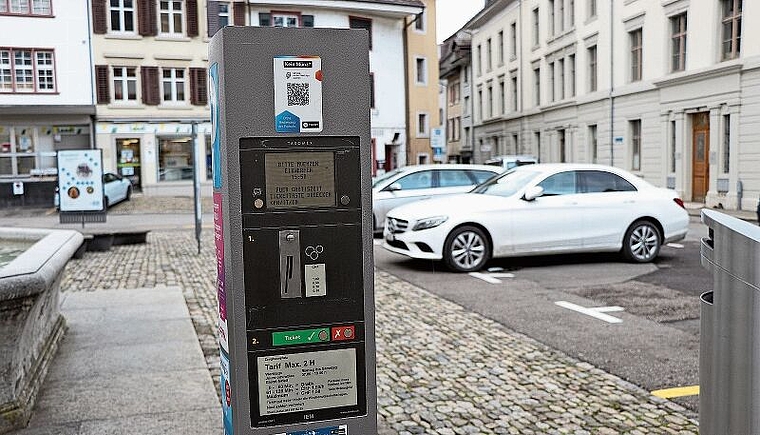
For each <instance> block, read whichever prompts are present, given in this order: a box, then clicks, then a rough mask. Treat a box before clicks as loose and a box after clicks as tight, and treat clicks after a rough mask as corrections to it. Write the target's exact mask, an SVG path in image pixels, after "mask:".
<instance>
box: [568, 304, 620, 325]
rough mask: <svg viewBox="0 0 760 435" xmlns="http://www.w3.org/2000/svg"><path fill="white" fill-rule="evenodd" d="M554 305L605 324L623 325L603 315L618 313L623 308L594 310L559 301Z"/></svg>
mask: <svg viewBox="0 0 760 435" xmlns="http://www.w3.org/2000/svg"><path fill="white" fill-rule="evenodd" d="M555 304H556V305H559V306H560V307H562V308H567V309H568V310H573V311H576V312H579V313H581V314H585V315H587V316H591V317H593V318H595V319H599V320H603V321H605V322H607V323H623V320H622V319H618V318H617V317H613V316H610V315H607V314H604V313H612V312H618V311H623V310H625V309H624V308H623V307H617V306H614V307H594V308H586V307H582V306H580V305H576V304H571V303H570V302H566V301H559V302H555Z"/></svg>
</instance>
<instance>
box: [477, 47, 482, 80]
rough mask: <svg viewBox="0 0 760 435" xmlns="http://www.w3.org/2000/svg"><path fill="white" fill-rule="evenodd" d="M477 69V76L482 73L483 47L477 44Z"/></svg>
mask: <svg viewBox="0 0 760 435" xmlns="http://www.w3.org/2000/svg"><path fill="white" fill-rule="evenodd" d="M477 62H478V63H477V67H478V69H477V71H478V77H480V75H481V74H483V47H481V46H480V44H478V60H477Z"/></svg>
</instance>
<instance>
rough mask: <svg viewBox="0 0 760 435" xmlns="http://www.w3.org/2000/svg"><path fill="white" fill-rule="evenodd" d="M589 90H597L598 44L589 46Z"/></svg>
mask: <svg viewBox="0 0 760 435" xmlns="http://www.w3.org/2000/svg"><path fill="white" fill-rule="evenodd" d="M587 54H588V56H587V57H588V90H589V92H596V90H597V85H598V77H597V74H598V69H597V59H596V55H597V50H596V45H593V46H591V47H589V48H588V50H587Z"/></svg>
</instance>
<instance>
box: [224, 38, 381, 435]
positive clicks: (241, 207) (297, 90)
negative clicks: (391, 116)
mask: <svg viewBox="0 0 760 435" xmlns="http://www.w3.org/2000/svg"><path fill="white" fill-rule="evenodd" d="M368 53H369V51H368V36H367V33H366V32H365V31H362V30H347V29H346V30H341V29H287V28H256V27H226V28H224V29H223V30H221V31H220V32H218V33H217V34H216V35H215V36H214V37H213V39H212V41H211V48H210V59H209V65H210V67H209V79H210V82H211V83H210V87H209V88H210V89H211V92H210V100H211V101H210V103H211V111H212V123H213V140H212V142H213V145H212V148H213V150H212V151H213V166H214V222H215V239H216V248H217V269H218V293H219V336H220V347H221V365H222V402H223V409H224V424H225V432H226V433H234V434H235V435H237V434H261V435H264V434H266V435H280V434H283V435H285V434H287V435H302V434H303V435H334V434H335V435H337V434H342V435H370V434H376V433H377V427H376V409H377V405H376V401H377V399H376V387H375V343H374V296H373V287H374V284H373V259H372V249H373V244H372V234H371V233H372V228H371V224H372V221H371V213H370V212H371V197H370V195H371V186H370V184H371V182H370V123H369V96H370V88H369V59H368Z"/></svg>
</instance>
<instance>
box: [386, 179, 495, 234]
mask: <svg viewBox="0 0 760 435" xmlns="http://www.w3.org/2000/svg"><path fill="white" fill-rule="evenodd" d="M502 172H504V170H503V169H502V168H501V167H498V166H487V165H467V164H434V165H412V166H405V167H403V168H399V169H395V170H393V171H391V172H388V173H385V174H383V175H381V176H379V177H377V178H375V179H373V180H372V223H373V229H374V232H375V233H377V234H380V233H381V232H382V231H383V223H384V222H385V213H387V212H388V210H391V209H393V208H396V207H398V206H400V205H403V204H407V203H410V202H412V201H419V200H421V199H429V198H431V197H433V196H436V195H448V194H452V193H464V192H469V191H470V190H472V188H473V187H475V186H477V185H478V184H480V183H482V182H484V181H486V180H488V179H489V178H491V177H493V176H494V175H496V174H500V173H502Z"/></svg>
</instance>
